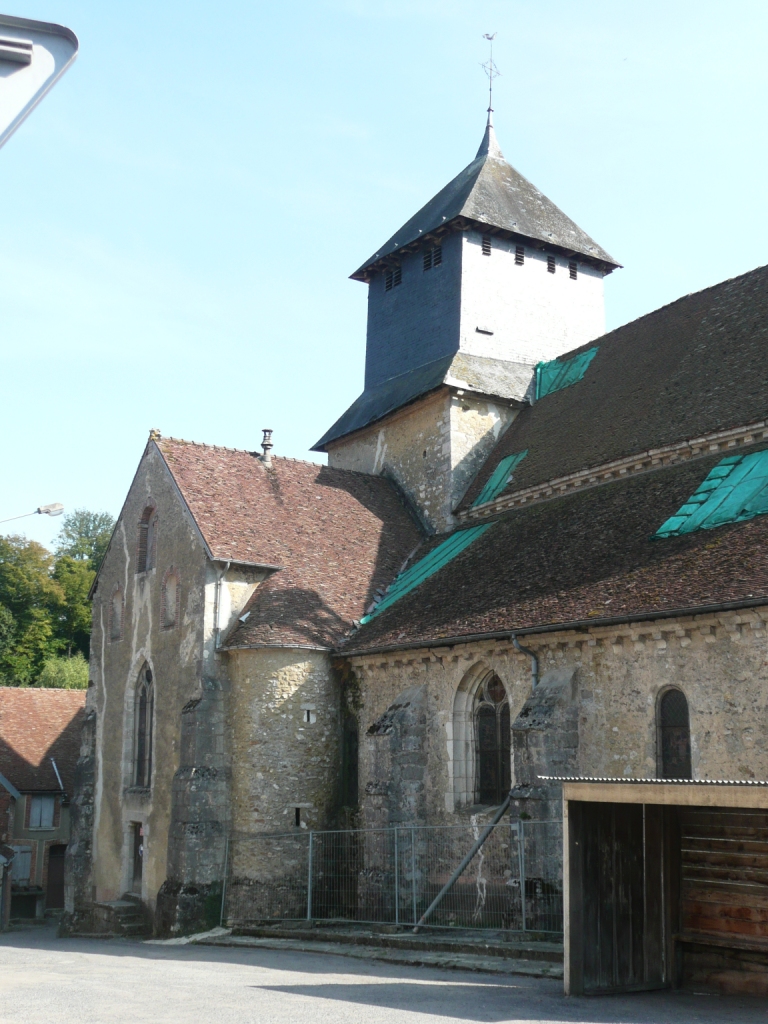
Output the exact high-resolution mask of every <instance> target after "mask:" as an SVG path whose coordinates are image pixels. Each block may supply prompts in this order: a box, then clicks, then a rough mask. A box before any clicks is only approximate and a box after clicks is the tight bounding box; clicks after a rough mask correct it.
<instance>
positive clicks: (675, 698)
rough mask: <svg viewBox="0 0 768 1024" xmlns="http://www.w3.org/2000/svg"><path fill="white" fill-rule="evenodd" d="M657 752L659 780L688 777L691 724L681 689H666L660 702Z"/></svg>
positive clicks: (689, 776)
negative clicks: (658, 754) (658, 755)
mask: <svg viewBox="0 0 768 1024" xmlns="http://www.w3.org/2000/svg"><path fill="white" fill-rule="evenodd" d="M659 752H660V757H659V761H660V765H659V768H660V774H661V777H662V779H690V778H692V777H693V776H692V772H691V723H690V717H689V715H688V701H687V700H686V699H685V694H684V693H683V691H682V690H667V691H666V692H665V693H664V694H662V697H661V700H660V701H659Z"/></svg>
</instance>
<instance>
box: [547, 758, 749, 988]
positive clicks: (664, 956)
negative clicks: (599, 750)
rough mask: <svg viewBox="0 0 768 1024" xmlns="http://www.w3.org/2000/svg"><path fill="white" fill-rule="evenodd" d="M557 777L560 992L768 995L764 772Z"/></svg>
mask: <svg viewBox="0 0 768 1024" xmlns="http://www.w3.org/2000/svg"><path fill="white" fill-rule="evenodd" d="M559 781H562V783H563V817H564V822H563V824H564V829H563V880H564V919H565V925H564V928H565V991H566V993H567V994H589V993H595V994H597V993H609V992H630V991H637V990H642V989H651V988H667V987H668V988H675V987H678V986H681V985H691V984H693V985H695V986H696V987H697V988H704V989H712V990H717V991H721V992H733V993H742V994H746V993H749V994H754V995H758V994H759V995H768V782H730V781H689V780H680V781H677V780H664V781H659V780H656V779H592V778H578V779H562V780H559Z"/></svg>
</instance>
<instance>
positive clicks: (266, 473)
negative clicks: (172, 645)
mask: <svg viewBox="0 0 768 1024" xmlns="http://www.w3.org/2000/svg"><path fill="white" fill-rule="evenodd" d="M156 444H157V446H158V448H159V450H160V452H161V453H162V455H163V458H164V459H165V461H166V463H167V465H168V467H169V469H170V471H171V473H172V474H173V477H174V479H175V481H176V483H177V485H178V487H179V490H180V491H181V494H182V496H183V498H184V500H185V501H186V503H187V505H188V507H189V509H190V511H191V513H192V515H193V517H194V519H195V521H196V523H197V525H198V527H199V528H200V531H201V533H202V535H203V537H204V539H205V541H206V543H207V545H208V548H209V550H210V552H211V554H212V556H213V557H214V558H216V559H222V560H233V561H240V562H248V563H256V564H262V565H271V566H279V567H280V568H279V570H278V571H277V572H275V573H274V575H273V576H272V577H271V578H270V579H269V580H268V581H267V582H266V583H264V584H262V585H261V586H260V587H258V588H257V590H256V592H255V594H254V596H253V598H252V600H251V603H250V605H249V606H248V608H247V609H246V610H248V611H249V612H250V615H249V616H248V619H247V620H246V622H245V623H244V624H242V625H240V626H238V627H237V629H236V630H235V632H234V633H233V634H232V635H230V637H229V638H228V641H227V642H228V644H229V645H232V646H239V645H248V644H263V643H268V644H276V645H282V644H298V645H302V646H304V645H306V646H310V647H328V646H332V645H333V644H335V643H337V642H338V641H339V640H341V638H342V637H343V636H344V635H345V634H346V633H347V632H348V631H349V629H350V628H351V627H352V624H353V622H354V620H356V619H360V618H361V617H362V616H363V614H364V612H365V610H366V608H367V607H368V605H369V604H370V603H371V601H372V600H373V595H374V593H375V592H376V590H377V588H379V587H383V586H386V585H387V584H388V583H389V581H390V580H391V579H392V577H393V576H395V575H396V574H397V572H398V570H399V568H400V566H401V565H402V563H403V561H404V559H405V558H406V557H407V555H408V554H409V553H410V552H411V551H412V550H413V549H414V547H415V546H416V545H417V544H418V543H419V541H420V540H421V533H420V531H419V529H418V527H417V525H416V523H415V522H414V520H413V519H412V518H411V516H410V514H409V512H408V511H407V509H406V507H405V506H404V504H403V503H402V501H401V499H400V496H399V494H398V492H397V490H396V489H395V488H394V487H393V485H392V484H390V483H389V482H388V481H387V480H385V479H383V478H381V477H373V476H369V475H366V474H363V473H353V472H349V471H347V470H340V469H329V468H328V467H327V466H318V465H315V464H313V463H309V462H297V461H294V460H292V459H281V458H274V459H273V460H272V467H271V469H267V468H266V467H265V466H264V464H263V463H262V462H261V461H260V460H259V459H258V458H256V457H255V456H254V455H252V454H251V453H249V452H244V451H235V450H233V449H229V448H217V447H212V446H208V445H200V444H192V443H190V442H187V441H179V440H176V439H174V438H160V439H158V440H157V441H156Z"/></svg>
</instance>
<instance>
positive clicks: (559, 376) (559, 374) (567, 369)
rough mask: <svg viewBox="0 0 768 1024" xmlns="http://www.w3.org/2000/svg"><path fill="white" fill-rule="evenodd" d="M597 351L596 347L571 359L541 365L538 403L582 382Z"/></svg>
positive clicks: (538, 374)
mask: <svg viewBox="0 0 768 1024" xmlns="http://www.w3.org/2000/svg"><path fill="white" fill-rule="evenodd" d="M597 349H598V346H597V345H595V346H594V347H593V348H588V349H587V351H586V352H579V354H578V355H575V356H572V357H571V358H570V359H566V360H560V359H553V360H552V361H551V362H549V363H539V364H538V366H537V367H536V401H537V402H538V400H539V399H540V398H544V396H545V395H551V394H552V392H553V391H561V390H562V389H563V388H567V387H570V385H571V384H575V383H576V381H579V380H581V378H582V377H583V376H584V374H585V373H586V372H587V370H588V369H589V364H590V363H591V362H592V360H593V359H594V358H595V356H596V355H597Z"/></svg>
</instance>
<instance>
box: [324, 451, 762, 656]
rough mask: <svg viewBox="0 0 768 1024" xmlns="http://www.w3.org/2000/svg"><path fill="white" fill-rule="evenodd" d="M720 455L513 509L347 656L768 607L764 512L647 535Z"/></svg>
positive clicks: (371, 626) (366, 629)
mask: <svg viewBox="0 0 768 1024" xmlns="http://www.w3.org/2000/svg"><path fill="white" fill-rule="evenodd" d="M719 460H720V455H715V456H712V457H710V458H705V459H700V460H696V461H695V462H687V463H683V464H680V465H678V466H675V467H668V468H666V469H660V470H657V471H655V472H653V473H647V474H642V475H639V476H636V477H631V478H628V479H624V480H619V481H617V482H615V483H612V484H606V485H605V486H603V487H596V488H594V489H593V490H589V491H583V492H576V493H574V494H571V495H569V496H567V497H563V498H557V499H553V500H551V501H546V502H542V503H541V504H538V505H532V506H529V507H528V508H525V507H523V508H520V509H516V510H513V511H511V512H509V513H507V514H506V515H504V516H502V517H500V518H499V519H498V520H497V521H496V522H495V523H494V525H493V526H492V527H491V529H489V530H488V531H487V532H486V533H484V534H483V536H482V537H480V538H479V540H477V541H476V542H475V543H474V544H472V545H471V546H470V547H469V548H468V549H467V550H466V551H464V552H462V554H460V555H459V556H458V557H457V558H455V559H454V560H453V561H452V562H450V563H449V564H448V565H446V566H445V567H444V568H443V569H442V570H441V571H440V572H438V573H436V574H435V575H434V576H432V577H430V578H429V579H428V580H426V581H425V582H424V583H423V584H422V585H421V586H420V587H419V588H418V589H417V590H415V591H412V592H411V593H410V594H407V595H405V596H404V597H403V598H401V600H399V601H398V602H397V603H396V604H394V605H392V606H391V607H390V608H387V609H386V610H385V611H383V612H382V613H381V614H380V615H378V616H377V617H376V618H374V619H372V620H371V621H370V622H368V623H367V624H366V625H365V626H362V627H361V628H360V629H359V630H358V631H357V632H356V633H355V634H353V636H352V637H350V639H349V640H348V641H347V642H346V644H345V645H344V646H343V647H342V648H341V651H342V653H347V652H352V651H354V652H360V653H362V652H365V651H367V650H369V651H374V650H378V649H380V648H395V649H397V648H398V647H401V646H403V645H410V646H413V645H417V644H418V645H420V644H422V643H423V644H424V645H433V644H437V643H440V642H441V641H445V640H449V639H450V640H453V639H455V638H460V637H462V636H463V637H471V636H477V635H478V634H484V633H502V632H505V631H507V630H525V629H536V628H542V627H547V626H553V627H558V626H561V627H566V626H568V625H569V624H573V623H584V622H590V621H599V620H601V619H616V620H619V621H622V620H625V619H626V618H630V617H632V618H638V617H640V618H641V617H644V616H653V615H658V614H664V613H665V612H669V613H671V612H673V611H675V610H680V609H686V610H692V609H696V608H704V607H709V606H713V605H720V604H726V603H731V602H733V603H738V602H754V603H758V602H760V601H762V602H763V603H768V516H758V517H756V518H755V519H751V520H749V521H748V522H744V523H738V524H734V525H728V526H722V527H719V528H718V529H716V530H707V531H700V532H698V533H692V534H688V535H686V536H682V537H672V538H669V539H666V540H652V539H651V535H652V534H653V533H654V532H655V531H656V530H657V529H658V527H659V526H660V525H661V523H663V522H664V521H665V519H667V518H668V517H669V516H670V515H672V514H673V513H674V511H675V510H676V509H677V508H679V507H680V505H681V504H682V503H683V502H684V501H685V500H686V498H687V497H688V496H689V495H690V494H692V493H693V492H694V491H695V490H696V487H697V486H698V484H699V483H700V481H701V480H702V479H703V478H704V477H705V476H706V475H707V473H708V472H709V470H710V469H711V468H712V467H713V466H714V465H716V464H717V462H718V461H719Z"/></svg>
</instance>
